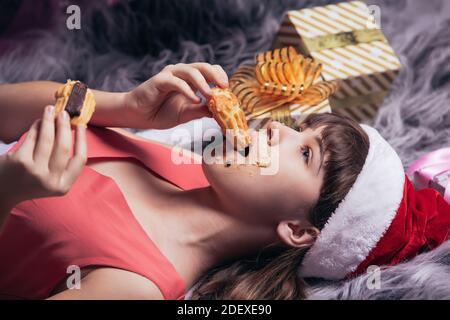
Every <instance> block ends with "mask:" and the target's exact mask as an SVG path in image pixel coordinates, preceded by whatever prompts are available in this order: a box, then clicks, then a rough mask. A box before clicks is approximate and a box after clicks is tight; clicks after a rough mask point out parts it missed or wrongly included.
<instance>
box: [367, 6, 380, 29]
mask: <svg viewBox="0 0 450 320" xmlns="http://www.w3.org/2000/svg"><path fill="white" fill-rule="evenodd" d="M368 9H369V12H368V13H369V19H368V20H367V24H366V26H367V28H369V29H376V28H381V8H380V7H379V6H376V5H371V6H369V7H368Z"/></svg>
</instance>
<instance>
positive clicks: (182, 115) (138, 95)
mask: <svg viewBox="0 0 450 320" xmlns="http://www.w3.org/2000/svg"><path fill="white" fill-rule="evenodd" d="M209 83H213V84H214V85H217V86H220V87H223V88H225V87H227V86H228V77H227V74H226V73H225V71H224V70H223V69H222V68H221V67H220V66H218V65H210V64H208V63H200V62H199V63H192V64H177V65H168V66H166V67H165V68H164V69H163V70H162V71H161V72H160V73H158V74H157V75H155V76H153V77H152V78H150V79H149V80H147V81H145V82H144V83H142V84H141V85H139V86H138V87H136V88H135V89H133V90H131V91H130V92H104V91H99V90H93V92H94V96H95V101H96V102H97V106H96V109H95V112H94V115H93V117H92V119H91V121H90V122H89V123H90V124H93V125H97V126H105V127H129V128H141V129H150V128H153V129H166V128H172V127H174V126H176V125H178V124H180V123H183V122H186V121H190V120H193V119H197V118H201V117H205V116H211V113H210V112H209V110H208V108H207V106H206V104H205V103H204V102H202V100H201V99H200V98H199V97H198V96H197V95H196V94H198V93H200V94H201V95H203V96H204V97H205V98H208V97H210V95H211V89H210V87H209ZM59 86H61V84H60V83H56V82H50V81H33V82H24V83H16V84H3V85H0V140H2V141H4V142H12V141H15V140H17V139H18V138H19V137H20V136H21V135H22V133H24V132H25V131H26V130H28V128H29V127H30V125H31V124H32V123H33V121H34V120H36V119H38V117H39V115H40V114H41V112H42V110H43V108H44V106H45V105H51V104H54V102H55V92H56V90H57V89H58V88H59Z"/></svg>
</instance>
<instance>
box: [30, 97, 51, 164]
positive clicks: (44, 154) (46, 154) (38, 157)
mask: <svg viewBox="0 0 450 320" xmlns="http://www.w3.org/2000/svg"><path fill="white" fill-rule="evenodd" d="M54 114H55V107H54V106H47V107H45V110H44V116H43V117H42V122H41V126H40V129H39V135H38V139H37V143H36V148H35V149H34V160H35V161H36V162H37V163H41V164H42V163H46V164H48V161H49V159H50V155H51V153H52V149H53V142H54V140H55V118H54Z"/></svg>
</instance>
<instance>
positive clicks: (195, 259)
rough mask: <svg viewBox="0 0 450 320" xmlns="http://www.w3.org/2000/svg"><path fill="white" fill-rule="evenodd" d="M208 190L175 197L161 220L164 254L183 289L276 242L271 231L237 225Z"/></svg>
mask: <svg viewBox="0 0 450 320" xmlns="http://www.w3.org/2000/svg"><path fill="white" fill-rule="evenodd" d="M230 210H232V209H230V208H229V206H227V205H226V204H223V203H222V202H221V201H220V197H219V196H218V195H217V194H216V192H215V191H214V190H213V189H212V188H211V187H207V188H202V189H195V190H190V191H182V192H179V193H177V194H176V195H174V197H173V201H172V202H171V213H170V214H167V213H166V214H164V217H161V221H162V222H161V224H160V225H162V226H163V228H164V230H165V232H164V234H165V241H164V248H161V249H163V251H164V252H165V254H166V255H167V257H168V258H169V260H170V261H171V262H172V263H173V264H174V266H175V268H176V269H177V271H178V273H179V274H180V275H181V276H182V277H183V278H184V280H185V283H186V285H187V286H188V287H189V286H191V285H193V284H194V283H195V282H196V281H197V280H198V279H199V277H201V275H203V274H204V273H205V272H207V271H208V270H209V269H211V268H213V267H214V266H216V265H219V264H221V263H224V262H226V261H230V260H234V259H236V258H239V257H242V256H245V255H248V254H251V253H254V252H257V251H258V250H260V249H261V248H262V247H264V246H266V245H268V244H270V243H273V242H275V241H276V237H275V234H274V232H273V230H274V228H273V227H272V226H269V225H256V224H249V223H245V222H243V221H240V220H238V219H237V218H236V214H233V212H230Z"/></svg>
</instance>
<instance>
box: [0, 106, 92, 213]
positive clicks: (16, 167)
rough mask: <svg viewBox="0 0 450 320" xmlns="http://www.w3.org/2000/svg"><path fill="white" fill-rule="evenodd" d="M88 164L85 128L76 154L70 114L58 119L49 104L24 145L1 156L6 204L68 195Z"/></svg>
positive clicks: (80, 129) (79, 131)
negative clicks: (73, 145)
mask: <svg viewBox="0 0 450 320" xmlns="http://www.w3.org/2000/svg"><path fill="white" fill-rule="evenodd" d="M55 122H56V125H55ZM55 127H56V128H55ZM55 131H56V132H55ZM85 163H86V141H85V127H84V126H83V125H79V126H77V128H76V141H75V147H74V152H73V155H72V131H71V128H70V119H69V115H68V114H67V112H66V111H63V112H61V113H60V114H59V115H58V117H57V119H56V121H55V120H54V107H53V106H47V107H46V108H45V111H44V116H43V118H42V120H37V121H35V122H34V123H33V125H32V126H31V128H30V130H29V131H28V134H27V136H26V138H25V140H24V141H23V144H22V145H21V146H20V147H19V148H18V149H17V150H16V151H14V152H12V153H8V154H6V155H3V156H0V195H1V199H0V201H1V202H3V203H2V207H5V206H9V207H10V208H12V207H14V206H15V205H16V204H18V203H19V202H21V201H24V200H29V199H34V198H41V197H50V196H61V195H64V194H66V193H67V192H68V191H69V189H70V187H71V186H72V184H73V183H74V182H75V180H76V178H77V177H78V175H79V174H80V172H81V170H82V168H83V166H84V164H85ZM5 203H6V204H5Z"/></svg>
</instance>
